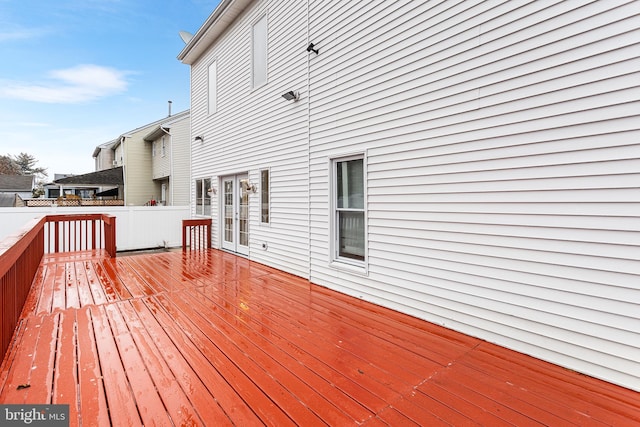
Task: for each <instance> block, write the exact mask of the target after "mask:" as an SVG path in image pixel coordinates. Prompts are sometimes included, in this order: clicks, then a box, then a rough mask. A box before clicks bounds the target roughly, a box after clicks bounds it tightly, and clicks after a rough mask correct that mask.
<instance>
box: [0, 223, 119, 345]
mask: <svg viewBox="0 0 640 427" xmlns="http://www.w3.org/2000/svg"><path fill="white" fill-rule="evenodd" d="M96 249H104V250H105V251H106V252H107V253H108V254H109V256H111V257H115V256H116V219H115V217H114V216H111V215H104V214H86V215H85V214H82V215H47V216H45V217H42V218H40V219H34V220H33V221H31V222H30V223H28V224H27V225H26V226H25V227H24V228H23V229H22V231H21V232H19V233H18V234H16V235H13V236H10V237H7V238H5V239H4V240H3V241H1V242H0V309H1V310H2V311H1V313H2V314H1V316H0V317H1V318H0V321H1V322H2V323H1V324H0V354H2V355H4V354H5V352H6V351H7V348H8V347H9V344H10V342H11V338H12V336H13V333H14V329H15V327H16V324H17V322H18V319H19V317H20V313H21V311H22V308H23V306H24V303H25V301H26V299H27V294H28V293H29V289H30V288H31V283H32V282H33V278H34V277H35V275H36V272H37V271H38V267H39V265H40V261H41V260H42V256H43V255H44V254H45V253H57V252H71V251H87V250H96Z"/></svg>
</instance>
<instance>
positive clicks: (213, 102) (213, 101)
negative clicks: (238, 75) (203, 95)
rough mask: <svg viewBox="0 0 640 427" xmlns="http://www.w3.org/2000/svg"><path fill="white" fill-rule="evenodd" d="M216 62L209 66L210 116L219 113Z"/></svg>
mask: <svg viewBox="0 0 640 427" xmlns="http://www.w3.org/2000/svg"><path fill="white" fill-rule="evenodd" d="M217 72H218V71H217V65H216V61H213V62H212V63H211V64H209V82H208V84H209V114H213V113H215V112H216V111H218V76H217Z"/></svg>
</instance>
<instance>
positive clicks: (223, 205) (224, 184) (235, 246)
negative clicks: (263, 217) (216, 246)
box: [218, 172, 250, 256]
mask: <svg viewBox="0 0 640 427" xmlns="http://www.w3.org/2000/svg"><path fill="white" fill-rule="evenodd" d="M248 179H249V174H248V173H246V172H244V173H238V174H234V175H225V176H222V177H220V185H219V187H218V188H220V193H221V194H220V208H219V217H220V221H219V222H218V223H219V224H220V230H219V232H220V247H221V248H222V249H224V250H227V251H230V252H233V253H236V254H240V255H246V256H248V255H249V205H250V203H249V194H248V192H247V190H246V188H243V186H242V181H243V180H248ZM228 184H229V185H230V187H229V186H228ZM229 190H230V191H229ZM229 196H230V197H231V200H230V201H231V204H227V201H229ZM229 210H231V215H230V216H229V217H228V216H227V215H228V211H229ZM228 220H230V221H231V223H230V224H229V222H228ZM229 225H230V229H228V228H227V227H228V226H229ZM229 237H230V239H229ZM244 243H246V244H244Z"/></svg>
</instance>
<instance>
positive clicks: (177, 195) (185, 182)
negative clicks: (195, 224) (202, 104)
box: [167, 115, 191, 206]
mask: <svg viewBox="0 0 640 427" xmlns="http://www.w3.org/2000/svg"><path fill="white" fill-rule="evenodd" d="M190 125H191V121H190V118H189V116H188V115H187V116H186V117H185V118H184V119H183V120H180V121H178V122H176V123H173V124H171V130H170V132H171V141H170V150H171V151H170V156H171V157H172V158H173V173H172V176H171V179H170V180H169V181H170V182H169V189H168V190H167V192H168V193H169V195H168V197H169V200H170V202H171V204H172V205H174V206H187V205H189V196H190V190H191V185H190V182H191V181H190V172H191V171H190V169H191V168H190V164H189V160H190V155H189V149H190V147H191V133H190Z"/></svg>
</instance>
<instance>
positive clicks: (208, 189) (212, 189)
mask: <svg viewBox="0 0 640 427" xmlns="http://www.w3.org/2000/svg"><path fill="white" fill-rule="evenodd" d="M214 194H216V189H215V188H213V187H209V188H207V196H209V197H211V196H213V195H214Z"/></svg>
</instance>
